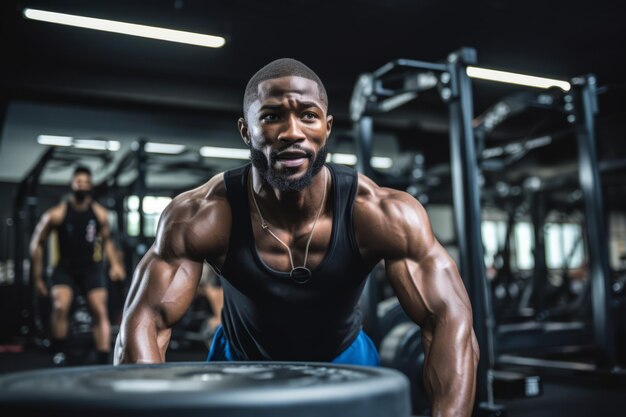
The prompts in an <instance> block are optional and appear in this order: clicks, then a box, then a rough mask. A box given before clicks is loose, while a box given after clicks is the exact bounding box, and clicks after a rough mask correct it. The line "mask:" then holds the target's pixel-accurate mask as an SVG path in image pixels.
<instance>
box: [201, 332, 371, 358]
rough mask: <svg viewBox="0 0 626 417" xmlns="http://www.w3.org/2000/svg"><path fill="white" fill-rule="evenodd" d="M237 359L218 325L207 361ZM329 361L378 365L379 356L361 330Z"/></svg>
mask: <svg viewBox="0 0 626 417" xmlns="http://www.w3.org/2000/svg"><path fill="white" fill-rule="evenodd" d="M238 360H241V359H239V358H238V357H236V355H234V354H233V352H232V351H231V349H230V345H229V343H228V340H226V337H224V330H222V326H220V327H218V328H217V330H216V331H215V336H214V337H213V342H211V349H210V350H209V356H208V357H207V362H210V361H238ZM330 362H331V363H336V364H344V365H362V366H378V365H379V364H380V358H379V356H378V351H377V350H376V346H374V343H373V342H372V340H371V339H370V338H369V337H368V336H367V335H366V334H365V332H364V331H363V330H361V331H360V332H359V335H358V336H357V338H356V339H354V342H352V344H351V345H350V346H348V347H347V348H346V350H344V351H343V352H341V353H340V354H339V356H337V357H336V358H335V359H333V360H332V361H330Z"/></svg>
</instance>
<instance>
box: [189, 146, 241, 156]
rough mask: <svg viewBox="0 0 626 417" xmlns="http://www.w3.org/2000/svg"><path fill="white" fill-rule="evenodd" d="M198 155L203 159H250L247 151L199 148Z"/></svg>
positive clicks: (211, 147) (212, 147)
mask: <svg viewBox="0 0 626 417" xmlns="http://www.w3.org/2000/svg"><path fill="white" fill-rule="evenodd" d="M200 155H202V156H204V157H205V158H225V159H248V158H250V151H249V150H248V149H237V148H219V147H215V146H203V147H201V148H200Z"/></svg>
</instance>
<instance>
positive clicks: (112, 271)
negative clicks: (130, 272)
mask: <svg viewBox="0 0 626 417" xmlns="http://www.w3.org/2000/svg"><path fill="white" fill-rule="evenodd" d="M109 278H111V281H123V280H124V278H126V271H125V270H124V267H123V266H122V265H120V264H117V263H114V264H111V267H110V268H109Z"/></svg>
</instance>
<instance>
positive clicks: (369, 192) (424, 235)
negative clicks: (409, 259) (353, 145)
mask: <svg viewBox="0 0 626 417" xmlns="http://www.w3.org/2000/svg"><path fill="white" fill-rule="evenodd" d="M353 223H354V228H355V232H356V235H357V241H358V243H359V246H360V247H361V249H362V250H363V251H364V252H365V253H377V254H379V255H381V256H383V257H389V256H396V255H398V254H405V253H408V248H409V247H413V248H421V247H422V246H423V245H424V244H426V243H428V242H430V241H431V236H432V232H431V228H430V222H429V220H428V216H427V214H426V210H425V209H424V207H423V206H422V205H421V204H420V203H419V201H417V200H416V199H415V198H414V197H413V196H411V195H410V194H408V193H406V192H404V191H400V190H395V189H391V188H386V187H380V186H378V185H377V184H376V183H375V182H374V181H372V180H371V179H369V178H367V177H366V176H364V175H362V174H359V186H358V192H357V196H356V199H355V204H354V210H353Z"/></svg>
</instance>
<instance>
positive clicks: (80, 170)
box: [72, 165, 91, 178]
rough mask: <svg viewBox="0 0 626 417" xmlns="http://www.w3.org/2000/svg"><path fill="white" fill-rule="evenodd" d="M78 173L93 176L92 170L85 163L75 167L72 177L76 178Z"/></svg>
mask: <svg viewBox="0 0 626 417" xmlns="http://www.w3.org/2000/svg"><path fill="white" fill-rule="evenodd" d="M78 174H87V175H89V176H90V177H91V170H90V169H89V168H87V167H86V166H84V165H79V166H77V167H76V168H74V173H73V174H72V178H74V177H75V176H77V175H78Z"/></svg>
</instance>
